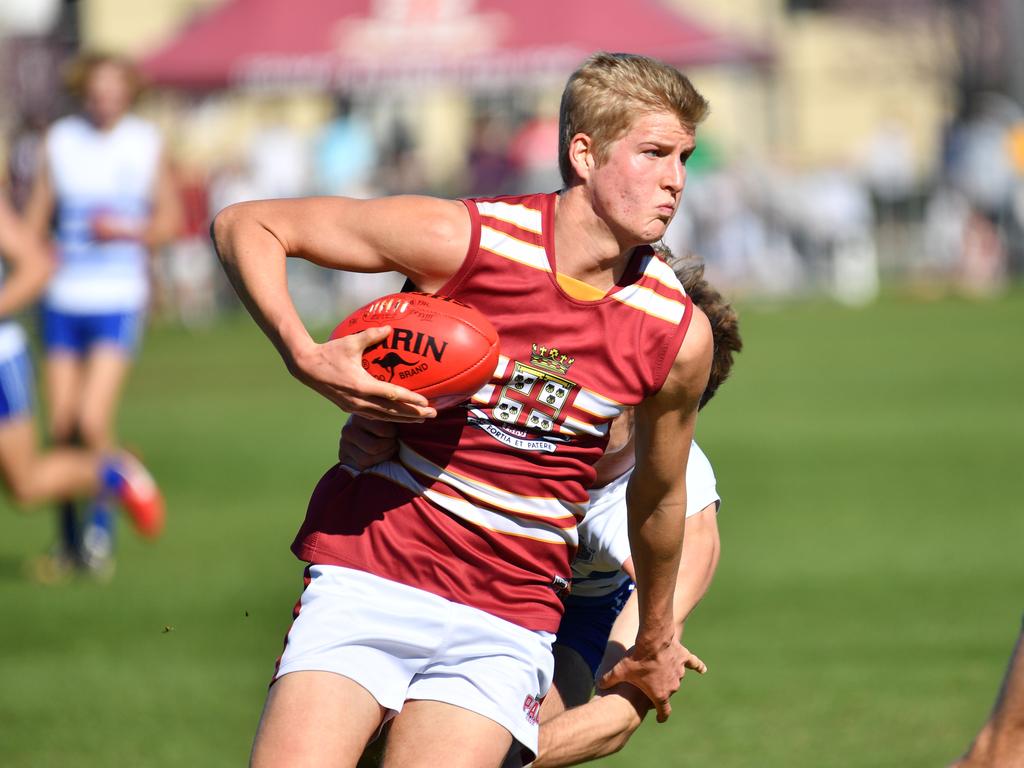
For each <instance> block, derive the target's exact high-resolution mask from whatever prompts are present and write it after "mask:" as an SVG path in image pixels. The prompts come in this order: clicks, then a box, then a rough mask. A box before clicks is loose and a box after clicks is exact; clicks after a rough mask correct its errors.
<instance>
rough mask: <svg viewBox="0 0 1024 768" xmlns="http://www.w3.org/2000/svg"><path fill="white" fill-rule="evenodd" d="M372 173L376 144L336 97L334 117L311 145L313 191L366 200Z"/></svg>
mask: <svg viewBox="0 0 1024 768" xmlns="http://www.w3.org/2000/svg"><path fill="white" fill-rule="evenodd" d="M376 169H377V142H376V140H375V139H374V136H373V130H372V128H371V126H370V124H369V123H368V122H367V121H366V120H364V119H362V118H361V117H359V116H358V115H357V114H355V113H354V112H353V110H352V101H351V99H350V98H349V97H348V96H346V95H339V96H337V97H336V98H335V101H334V117H333V118H331V120H330V121H329V122H328V123H327V124H326V125H324V127H323V129H322V130H321V132H320V134H319V135H318V136H317V138H316V139H315V141H314V147H313V191H314V192H316V194H320V195H346V196H348V197H369V196H371V195H373V194H374V188H373V174H374V172H375V171H376Z"/></svg>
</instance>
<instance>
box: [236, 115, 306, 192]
mask: <svg viewBox="0 0 1024 768" xmlns="http://www.w3.org/2000/svg"><path fill="white" fill-rule="evenodd" d="M309 159H310V158H309V143H308V141H307V140H306V137H305V136H303V135H302V134H301V133H299V131H298V130H296V129H295V128H294V127H293V126H291V125H289V124H288V123H286V122H284V121H283V120H277V121H275V122H271V123H268V124H267V125H266V126H264V127H263V128H262V129H260V131H259V132H257V134H256V135H255V136H254V137H253V138H252V142H251V143H250V144H249V169H250V173H251V178H252V183H253V184H254V185H255V187H256V196H257V197H258V198H273V197H299V196H301V195H305V194H308V192H309V189H310V168H309Z"/></svg>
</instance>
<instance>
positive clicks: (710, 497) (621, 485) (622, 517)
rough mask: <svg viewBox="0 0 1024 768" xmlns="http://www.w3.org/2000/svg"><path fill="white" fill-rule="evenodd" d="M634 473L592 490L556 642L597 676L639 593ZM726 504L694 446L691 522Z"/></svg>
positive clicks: (688, 510)
mask: <svg viewBox="0 0 1024 768" xmlns="http://www.w3.org/2000/svg"><path fill="white" fill-rule="evenodd" d="M631 475H632V471H629V472H626V473H625V474H623V475H620V476H619V477H618V478H616V479H615V480H612V482H610V483H608V484H607V485H605V486H604V487H601V488H592V489H591V490H590V504H589V506H588V507H587V514H586V517H585V518H584V519H583V522H582V523H580V526H579V535H580V547H579V551H578V552H577V555H576V560H575V561H574V562H573V569H572V570H573V579H572V591H571V593H570V595H569V597H568V598H567V599H566V601H565V614H564V615H563V617H562V623H561V626H560V627H559V629H558V638H557V640H556V641H555V642H556V644H557V645H561V646H564V647H567V648H571V649H573V650H574V651H575V652H576V653H578V654H579V655H580V656H581V657H582V658H583V660H584V661H585V662H586V663H587V666H588V667H589V668H590V674H591V678H593V676H594V675H595V674H596V673H597V669H598V666H599V665H600V663H601V659H602V658H603V657H604V653H605V649H606V647H607V645H608V636H609V634H610V633H611V630H612V624H614V622H615V619H616V618H618V616H619V613H620V612H621V611H622V608H623V606H625V604H626V601H627V600H628V599H629V596H630V595H631V594H632V592H633V580H632V578H631V577H630V575H629V573H628V571H629V570H631V566H630V555H629V533H628V531H627V530H626V514H625V510H626V486H627V485H628V483H629V478H630V476H631ZM720 505H721V498H720V497H719V495H718V490H717V487H716V482H715V473H714V470H713V469H712V467H711V462H710V461H708V459H707V456H705V455H704V452H703V451H702V450H701V449H700V446H698V445H697V443H696V442H694V443H692V444H691V445H690V458H689V460H688V462H687V465H686V518H687V524H688V525H689V524H690V523H689V521H690V519H691V518H693V517H694V516H695V515H698V514H702V515H715V514H717V512H718V508H719V506H720ZM684 541H685V540H684ZM691 541H692V537H691ZM684 546H685V544H684Z"/></svg>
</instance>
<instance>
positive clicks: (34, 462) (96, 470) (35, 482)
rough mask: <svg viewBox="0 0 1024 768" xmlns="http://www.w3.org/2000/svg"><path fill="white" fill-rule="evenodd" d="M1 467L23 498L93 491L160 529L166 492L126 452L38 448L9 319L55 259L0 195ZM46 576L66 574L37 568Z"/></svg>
mask: <svg viewBox="0 0 1024 768" xmlns="http://www.w3.org/2000/svg"><path fill="white" fill-rule="evenodd" d="M0 255H2V256H3V261H4V267H5V270H4V271H5V272H6V274H5V279H4V280H3V284H2V285H0V317H2V318H5V319H4V320H2V321H0V474H2V476H3V481H4V484H5V485H6V487H7V489H8V491H9V492H10V494H11V496H12V497H13V498H14V500H15V501H16V502H17V503H18V504H19V505H26V506H27V505H33V504H38V503H41V502H45V501H55V500H57V499H61V498H69V497H78V496H89V497H103V498H107V499H119V500H120V501H121V503H122V504H123V505H124V507H125V509H126V511H128V512H129V513H130V514H131V516H132V519H133V521H134V522H135V524H136V526H137V527H138V529H139V531H140V532H141V533H142V534H143V535H146V536H155V535H157V534H158V533H159V532H160V530H161V528H162V526H163V515H164V510H163V500H162V498H161V497H160V494H159V492H158V490H157V488H156V485H155V483H154V482H153V480H152V478H151V477H150V475H149V473H148V472H147V471H146V470H145V468H144V467H142V465H141V464H139V462H138V461H136V460H135V459H134V458H132V457H131V456H129V455H128V454H125V453H117V454H113V453H108V454H107V455H106V457H104V456H102V455H101V454H100V453H97V452H92V451H86V450H82V449H74V448H58V449H55V450H52V451H47V452H45V453H40V452H39V446H38V438H37V436H36V427H35V423H34V419H33V414H32V403H33V399H34V391H33V390H34V382H33V377H32V364H31V361H30V359H29V354H28V346H27V343H26V337H25V332H24V330H23V329H22V328H21V326H20V325H19V324H18V323H17V322H15V321H13V320H10V319H6V318H10V317H11V316H13V315H15V314H17V313H18V312H19V311H21V310H23V309H25V308H26V307H28V306H29V305H31V304H32V303H33V302H34V301H35V300H36V299H37V298H38V297H39V294H40V292H41V291H42V290H43V288H44V286H45V285H46V281H47V279H48V278H49V275H50V272H51V269H52V266H51V265H52V260H51V259H50V256H49V254H48V253H47V252H46V249H45V247H44V246H43V244H42V243H41V242H40V241H39V240H38V239H37V238H35V237H34V236H33V235H32V233H31V232H30V231H29V230H28V228H27V227H25V226H24V225H23V223H22V222H21V221H20V220H19V219H18V217H17V215H16V214H15V213H14V211H13V210H12V209H11V207H10V205H9V204H8V203H7V201H6V199H4V198H3V197H0ZM35 575H36V576H37V577H38V578H40V579H42V580H46V581H49V580H53V579H54V578H56V577H58V576H59V575H60V574H57V573H53V572H50V571H46V570H43V571H39V572H37V573H36V574H35Z"/></svg>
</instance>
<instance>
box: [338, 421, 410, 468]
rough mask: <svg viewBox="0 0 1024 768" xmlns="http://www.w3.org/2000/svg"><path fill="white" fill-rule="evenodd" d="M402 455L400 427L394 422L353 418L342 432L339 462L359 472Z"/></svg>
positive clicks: (339, 444)
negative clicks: (399, 440)
mask: <svg viewBox="0 0 1024 768" xmlns="http://www.w3.org/2000/svg"><path fill="white" fill-rule="evenodd" d="M396 453H398V426H397V425H396V424H395V423H394V422H392V421H379V420H373V419H364V418H362V417H361V416H352V417H351V418H349V420H348V421H347V422H345V426H344V427H342V430H341V438H340V439H339V441H338V461H340V462H341V463H342V464H345V465H346V466H349V467H353V468H355V469H360V470H362V469H368V468H369V467H372V466H374V465H375V464H380V463H381V462H382V461H387V460H388V459H390V458H391V457H392V456H394V455H395V454H396Z"/></svg>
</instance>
